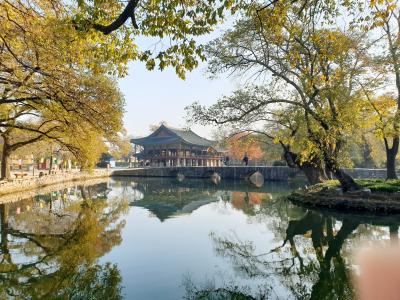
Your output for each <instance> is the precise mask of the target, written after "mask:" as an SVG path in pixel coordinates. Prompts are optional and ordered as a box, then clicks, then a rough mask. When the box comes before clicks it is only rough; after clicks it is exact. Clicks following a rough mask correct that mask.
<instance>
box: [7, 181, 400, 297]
mask: <svg viewBox="0 0 400 300" xmlns="http://www.w3.org/2000/svg"><path fill="white" fill-rule="evenodd" d="M294 188H296V185H295V184H292V185H290V184H287V183H267V184H266V185H265V186H264V187H263V188H261V189H256V188H252V187H251V186H248V185H246V183H244V182H240V183H239V182H224V183H223V184H220V185H218V186H215V185H212V184H210V183H208V182H206V181H203V180H185V181H184V182H182V183H178V182H174V181H172V180H169V179H133V178H130V179H123V178H122V179H118V180H109V181H107V182H104V183H101V184H97V185H92V186H79V185H77V186H73V187H69V188H65V189H63V190H59V191H54V192H52V193H48V194H40V195H37V196H35V197H31V198H29V199H24V200H21V201H18V202H14V203H8V204H1V205H0V218H1V245H0V246H1V247H0V299H14V298H15V299H31V298H34V299H36V298H41V299H120V298H124V299H182V298H184V299H310V298H311V299H351V298H353V288H352V286H351V282H350V272H351V271H352V270H353V269H354V268H356V266H355V265H354V264H353V263H352V260H351V251H352V249H354V248H355V247H356V246H358V245H359V244H360V243H361V242H362V241H366V240H379V241H384V240H387V239H397V238H398V225H399V223H400V222H399V221H398V220H399V218H398V217H395V216H392V217H383V216H382V217H379V216H375V217H372V216H367V215H354V214H340V213H336V212H332V211H312V210H307V209H304V208H302V207H299V206H296V205H293V204H291V203H290V202H289V201H287V200H285V199H284V196H285V195H286V194H287V193H289V192H290V191H291V190H292V189H294Z"/></svg>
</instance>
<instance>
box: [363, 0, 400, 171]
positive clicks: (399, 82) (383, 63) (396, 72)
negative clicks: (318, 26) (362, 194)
mask: <svg viewBox="0 0 400 300" xmlns="http://www.w3.org/2000/svg"><path fill="white" fill-rule="evenodd" d="M371 2H372V3H371V5H370V9H369V13H370V14H371V15H372V17H370V16H367V17H365V18H363V19H362V20H361V21H362V22H361V26H363V28H365V29H366V31H367V32H368V31H371V32H372V33H373V34H378V35H379V38H378V39H377V43H376V44H377V47H376V48H377V49H379V50H378V51H377V52H375V53H374V59H375V61H376V64H377V65H378V64H379V65H380V67H379V68H377V69H378V70H380V71H381V72H383V73H385V74H390V76H387V78H386V80H389V82H391V83H392V86H394V89H395V99H396V103H397V108H396V110H395V111H393V117H392V118H393V120H392V121H391V122H390V123H391V124H390V126H391V127H392V129H391V134H390V135H386V136H385V137H384V138H383V139H384V145H385V149H386V168H387V179H396V178H397V174H396V157H397V154H398V152H399V144H400V137H399V120H398V119H399V116H400V50H399V43H400V40H399V34H400V8H399V2H398V1H371ZM393 77H394V82H393ZM384 85H385V86H384V88H387V81H386V82H385V83H384Z"/></svg>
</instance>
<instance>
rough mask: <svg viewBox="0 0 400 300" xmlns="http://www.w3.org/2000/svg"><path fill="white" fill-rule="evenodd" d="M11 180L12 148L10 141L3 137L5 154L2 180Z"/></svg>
mask: <svg viewBox="0 0 400 300" xmlns="http://www.w3.org/2000/svg"><path fill="white" fill-rule="evenodd" d="M10 178H11V172H10V148H9V144H8V140H7V138H6V137H4V136H3V154H2V157H1V176H0V179H2V180H9V179H10Z"/></svg>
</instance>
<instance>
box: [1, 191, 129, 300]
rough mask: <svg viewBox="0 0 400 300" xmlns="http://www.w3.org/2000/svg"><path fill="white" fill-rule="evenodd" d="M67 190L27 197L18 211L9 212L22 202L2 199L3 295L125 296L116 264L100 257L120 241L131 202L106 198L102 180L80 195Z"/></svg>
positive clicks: (87, 297) (85, 297)
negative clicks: (50, 195) (51, 195)
mask: <svg viewBox="0 0 400 300" xmlns="http://www.w3.org/2000/svg"><path fill="white" fill-rule="evenodd" d="M64 192H67V191H63V192H62V193H61V196H56V200H53V199H48V197H47V198H46V197H44V198H43V197H42V199H40V197H39V199H38V198H36V199H30V200H25V202H24V203H22V204H23V205H24V206H25V207H27V209H26V210H25V211H22V212H20V213H19V214H11V213H10V212H11V208H12V209H13V210H15V206H16V205H20V206H21V205H22V204H21V203H17V204H1V205H0V218H1V252H0V282H1V285H0V298H1V299H4V298H7V297H17V298H45V299H119V298H122V297H121V287H120V283H121V276H120V274H119V271H118V269H117V267H116V266H114V265H110V264H105V265H103V266H101V265H98V264H97V259H98V258H99V257H101V256H103V255H104V254H105V253H107V252H109V251H110V250H111V249H112V247H114V246H115V245H117V244H119V243H120V242H121V235H120V232H121V229H122V227H123V226H124V222H122V221H120V220H119V219H120V216H121V214H122V213H123V212H124V211H125V210H126V208H127V203H126V202H122V201H113V200H112V199H109V200H107V198H106V194H105V193H104V189H103V188H101V186H100V187H99V186H93V187H85V188H83V187H82V188H81V189H80V193H77V192H76V191H75V195H78V194H79V197H78V199H77V200H79V201H70V199H71V198H72V197H65V196H63V193H64ZM95 198H96V199H95ZM43 203H45V204H43ZM18 210H19V207H18Z"/></svg>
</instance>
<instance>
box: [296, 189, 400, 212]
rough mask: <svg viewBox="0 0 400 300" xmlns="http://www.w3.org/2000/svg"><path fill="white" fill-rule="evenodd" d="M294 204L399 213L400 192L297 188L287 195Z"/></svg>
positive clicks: (342, 209)
mask: <svg viewBox="0 0 400 300" xmlns="http://www.w3.org/2000/svg"><path fill="white" fill-rule="evenodd" d="M288 199H289V200H290V201H292V202H293V203H295V204H299V205H303V206H307V207H314V208H330V209H335V210H340V211H364V212H372V213H384V214H400V193H398V192H396V193H380V192H375V193H371V191H368V189H365V190H360V191H355V192H347V193H343V192H342V191H341V190H340V189H338V188H336V189H323V190H321V191H317V192H315V191H309V190H305V189H303V190H298V191H295V192H293V193H292V194H290V195H289V196H288Z"/></svg>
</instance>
